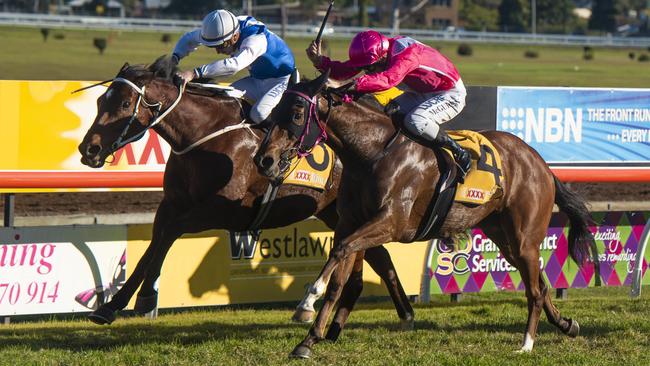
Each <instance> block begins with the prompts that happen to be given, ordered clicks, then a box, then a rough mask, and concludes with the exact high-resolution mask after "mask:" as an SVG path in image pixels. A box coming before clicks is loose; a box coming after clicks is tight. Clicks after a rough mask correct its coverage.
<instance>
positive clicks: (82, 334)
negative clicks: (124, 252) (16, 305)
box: [0, 321, 302, 351]
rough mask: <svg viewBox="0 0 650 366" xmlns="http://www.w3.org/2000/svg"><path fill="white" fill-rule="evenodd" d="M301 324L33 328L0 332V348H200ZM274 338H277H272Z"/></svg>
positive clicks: (75, 349)
mask: <svg viewBox="0 0 650 366" xmlns="http://www.w3.org/2000/svg"><path fill="white" fill-rule="evenodd" d="M301 327H302V326H301V325H300V324H293V323H288V322H287V323H286V324H277V323H273V324H265V323H257V324H251V325H240V324H232V323H221V322H212V321H211V322H204V323H199V324H192V325H169V324H161V323H151V324H133V325H129V324H126V325H120V326H97V325H93V324H91V323H88V325H79V326H74V327H71V326H62V327H52V326H43V327H42V328H40V327H32V328H30V329H0V345H1V346H0V348H4V347H11V346H18V347H27V348H29V349H31V350H34V351H36V350H42V349H62V350H69V351H82V350H85V351H88V350H105V349H107V348H114V347H120V346H126V345H131V346H137V345H146V344H158V343H160V344H166V343H175V344H182V345H193V344H202V343H205V342H211V341H219V340H225V339H242V340H244V339H247V340H248V339H251V338H252V339H255V338H260V339H262V338H264V337H272V336H274V335H273V334H272V333H273V332H274V331H278V330H282V329H286V330H291V329H296V330H299V329H300V328H301ZM275 336H277V335H275Z"/></svg>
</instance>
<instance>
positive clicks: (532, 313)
mask: <svg viewBox="0 0 650 366" xmlns="http://www.w3.org/2000/svg"><path fill="white" fill-rule="evenodd" d="M327 77H328V73H326V74H323V75H321V76H320V77H319V78H318V79H316V80H314V81H312V82H308V83H300V84H296V85H293V86H292V87H290V88H289V90H287V91H286V92H285V94H284V96H283V98H282V100H281V102H280V104H279V105H278V106H277V107H276V109H275V111H274V114H273V117H272V118H273V119H274V123H276V126H277V127H279V128H276V127H273V128H272V129H271V130H270V131H269V136H270V137H269V138H268V139H267V140H268V141H267V143H266V144H264V145H263V146H262V147H261V148H260V150H259V152H258V155H257V156H256V157H255V161H256V163H257V165H258V167H259V169H260V171H262V172H263V173H264V174H265V175H267V176H269V177H272V178H275V177H277V176H278V174H279V169H278V167H277V164H276V162H279V161H280V160H282V159H285V158H286V157H287V156H288V155H291V152H295V151H307V150H309V149H310V148H311V147H312V146H311V145H310V143H313V142H315V141H316V140H317V138H316V137H314V136H323V135H324V133H326V134H327V136H328V139H327V144H328V145H329V146H330V147H332V148H333V149H334V150H335V152H336V153H337V154H338V156H340V158H341V161H342V162H343V166H344V169H343V177H342V178H341V187H340V188H339V192H338V198H337V201H336V202H337V205H338V212H339V217H340V219H339V221H338V224H337V226H336V231H335V235H334V242H335V244H334V245H335V246H334V249H333V250H332V252H331V253H330V256H329V259H328V261H327V263H326V264H325V266H324V267H323V270H322V272H321V274H320V276H319V278H318V279H317V281H316V282H315V283H314V284H313V285H312V287H311V288H310V290H309V294H308V295H307V298H306V299H305V300H304V301H303V303H313V301H315V299H316V298H318V297H319V296H321V295H322V294H323V292H324V291H325V289H326V288H327V295H326V297H325V302H324V304H323V306H322V308H321V310H320V312H319V314H318V316H317V318H316V321H315V322H314V324H313V325H312V328H311V329H310V331H309V333H308V335H307V337H306V338H305V339H304V340H303V341H302V342H301V343H300V344H299V345H298V346H296V348H295V349H294V350H293V352H292V356H295V357H303V358H307V357H309V356H310V355H311V347H312V346H313V345H314V344H316V343H317V342H318V341H320V340H321V339H322V338H323V332H324V329H325V326H326V324H327V320H328V318H329V315H330V312H331V310H332V307H333V305H334V303H335V302H336V300H337V299H338V297H339V295H340V293H341V289H342V285H343V284H344V283H345V281H346V279H347V276H348V273H349V272H350V269H351V268H358V266H359V264H360V263H359V261H358V260H356V259H355V256H354V255H353V254H355V253H357V252H358V251H363V250H367V249H369V248H372V247H374V246H377V245H380V244H381V243H385V242H389V241H396V242H404V243H408V242H412V241H413V240H414V236H415V234H416V231H417V230H418V227H419V225H420V223H421V222H422V220H423V219H424V217H423V215H424V213H425V212H426V210H427V206H428V205H429V203H430V201H431V199H432V197H433V195H434V188H435V186H436V184H435V183H436V181H437V180H438V179H439V177H440V172H439V166H438V164H439V162H438V160H437V159H436V155H435V154H434V152H433V151H432V150H430V149H428V148H426V147H424V146H422V145H420V144H417V143H414V142H412V141H406V138H405V137H403V136H400V137H398V139H397V140H396V141H395V143H394V144H393V145H392V147H391V148H389V149H385V146H387V145H388V144H387V141H389V140H390V139H391V138H392V137H394V136H395V134H396V128H395V127H394V124H393V123H392V121H391V119H390V118H388V117H387V116H385V115H384V114H383V113H382V112H380V111H378V110H375V109H373V108H369V107H368V106H366V105H362V104H359V103H351V104H345V103H344V104H342V105H340V106H333V105H334V104H338V103H333V99H336V101H338V98H337V97H336V96H333V95H332V94H333V92H332V91H331V89H325V92H324V93H322V91H323V90H324V87H325V84H326V82H327ZM323 94H324V95H323ZM319 127H320V128H319ZM314 130H316V131H317V132H316V133H314V132H313V131H314ZM484 135H485V137H487V138H488V139H489V140H490V141H491V142H492V143H493V145H494V146H495V147H496V148H497V150H498V151H499V153H500V155H501V157H502V167H503V171H502V173H503V177H504V180H505V183H502V185H503V187H502V188H503V194H502V195H500V197H496V198H494V199H492V200H491V201H489V202H487V203H486V204H484V205H480V206H475V207H470V206H466V205H464V204H460V203H456V202H455V203H454V204H453V205H452V207H451V209H450V212H449V213H448V215H447V217H446V219H445V221H444V223H443V225H442V227H441V229H440V230H439V232H438V233H434V235H433V236H434V237H438V238H450V237H452V236H454V235H456V234H458V233H462V232H464V231H465V230H467V229H468V228H471V227H473V226H478V227H480V228H481V229H482V230H483V231H484V232H485V233H486V234H487V235H488V236H489V237H490V238H491V239H492V240H493V241H494V242H495V243H497V245H498V246H499V248H500V250H501V253H502V254H503V255H504V257H505V258H506V259H507V260H508V262H510V263H511V264H512V265H513V266H515V267H516V268H517V269H518V270H519V271H520V272H521V276H522V279H523V281H524V283H525V286H526V297H527V299H528V323H527V326H526V332H525V337H524V343H523V347H522V348H521V351H530V350H532V348H533V343H534V339H535V335H536V332H537V325H538V322H539V317H540V313H541V311H542V309H544V311H545V312H546V315H547V317H548V320H549V321H550V322H551V323H552V324H553V325H555V326H557V327H558V328H559V329H560V330H561V331H562V332H563V333H565V334H568V335H569V336H572V337H575V336H577V335H578V333H579V326H578V323H577V322H576V321H575V320H571V319H567V318H563V317H561V316H560V312H559V311H558V310H557V308H556V307H555V306H554V305H553V303H552V302H551V296H550V294H549V291H548V286H547V285H546V284H545V282H544V279H543V277H542V274H541V273H540V268H539V245H540V243H541V242H542V240H543V239H544V237H545V235H546V230H547V226H548V224H549V221H550V218H551V212H552V210H553V203H554V202H555V203H557V204H558V206H559V208H560V210H561V211H563V212H564V213H566V214H567V215H568V216H569V219H570V223H571V227H570V231H569V250H570V254H571V256H572V257H573V258H574V260H576V261H577V262H578V263H581V262H582V261H583V260H586V259H587V258H588V253H589V247H590V243H592V242H593V237H592V235H591V232H590V231H589V228H588V222H589V221H590V217H589V213H588V211H587V209H586V207H585V204H584V202H582V201H581V199H580V198H579V197H577V196H576V195H575V194H573V193H571V192H570V191H568V190H567V188H566V187H565V186H564V185H563V184H562V183H561V182H560V181H558V179H557V178H556V177H555V176H554V175H553V173H552V172H551V171H550V169H549V168H548V166H547V165H546V163H545V162H544V160H542V158H541V157H540V156H539V155H538V154H537V152H536V151H534V150H533V149H532V148H530V147H529V146H528V145H526V143H524V142H523V141H522V140H520V139H519V138H517V137H516V136H514V135H511V134H508V133H502V132H496V131H490V132H485V133H484ZM452 166H453V165H452Z"/></svg>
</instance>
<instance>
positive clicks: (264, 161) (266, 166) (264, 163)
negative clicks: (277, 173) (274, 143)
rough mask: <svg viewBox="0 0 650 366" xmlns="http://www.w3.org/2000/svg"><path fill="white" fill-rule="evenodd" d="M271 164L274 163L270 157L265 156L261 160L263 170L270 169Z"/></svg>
mask: <svg viewBox="0 0 650 366" xmlns="http://www.w3.org/2000/svg"><path fill="white" fill-rule="evenodd" d="M273 162H274V161H273V158H272V157H270V156H265V157H264V158H263V159H262V167H263V168H264V169H269V168H271V167H272V166H273Z"/></svg>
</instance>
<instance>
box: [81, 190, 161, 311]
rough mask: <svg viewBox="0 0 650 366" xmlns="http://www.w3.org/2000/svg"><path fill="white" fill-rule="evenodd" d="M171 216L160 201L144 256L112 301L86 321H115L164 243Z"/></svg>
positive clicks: (102, 306) (98, 309)
mask: <svg viewBox="0 0 650 366" xmlns="http://www.w3.org/2000/svg"><path fill="white" fill-rule="evenodd" d="M170 215H171V210H170V207H169V205H168V204H167V203H166V201H164V200H163V201H162V202H161V203H160V205H159V206H158V210H157V211H156V218H155V219H154V224H153V233H152V238H151V242H150V243H149V246H148V247H147V249H146V250H145V252H144V254H143V255H142V257H141V258H140V260H139V261H138V263H137V264H136V266H135V268H134V270H133V272H132V273H131V275H130V276H129V278H128V279H127V280H126V282H125V283H124V285H123V286H122V288H120V289H119V291H118V292H117V293H116V294H115V295H113V297H112V299H111V300H110V301H109V302H107V303H106V304H104V305H101V306H100V307H99V308H97V310H95V311H93V312H92V313H90V315H88V319H90V320H91V321H93V322H94V323H97V324H110V323H112V322H113V321H114V320H115V313H116V312H117V311H119V310H122V309H124V308H125V307H126V306H127V305H128V303H129V301H130V300H131V298H132V297H133V294H135V291H136V290H137V289H138V286H140V284H141V283H142V280H143V279H144V277H145V274H146V273H147V269H148V268H149V265H150V262H151V259H152V258H153V256H154V253H155V252H156V251H157V250H159V248H160V246H161V245H162V242H163V241H164V235H163V232H164V228H165V226H166V225H167V220H168V219H169V217H170Z"/></svg>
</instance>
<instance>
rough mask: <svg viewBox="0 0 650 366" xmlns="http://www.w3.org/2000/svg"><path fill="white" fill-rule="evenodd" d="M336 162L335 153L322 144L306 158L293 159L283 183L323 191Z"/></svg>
mask: <svg viewBox="0 0 650 366" xmlns="http://www.w3.org/2000/svg"><path fill="white" fill-rule="evenodd" d="M335 160H336V157H335V155H334V151H332V149H330V148H329V146H327V145H325V144H324V143H322V142H321V143H319V144H318V145H316V146H314V149H313V150H312V151H311V154H309V155H307V156H306V157H305V158H303V159H301V158H299V157H297V156H296V157H295V158H293V160H292V161H291V167H290V168H289V170H288V171H287V173H286V174H285V176H284V181H283V183H285V184H294V185H299V186H304V187H310V188H316V189H320V190H323V189H325V185H326V184H327V181H328V179H329V177H330V174H331V172H332V167H333V166H334V161H335Z"/></svg>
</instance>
